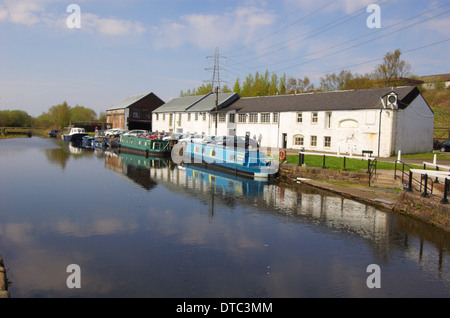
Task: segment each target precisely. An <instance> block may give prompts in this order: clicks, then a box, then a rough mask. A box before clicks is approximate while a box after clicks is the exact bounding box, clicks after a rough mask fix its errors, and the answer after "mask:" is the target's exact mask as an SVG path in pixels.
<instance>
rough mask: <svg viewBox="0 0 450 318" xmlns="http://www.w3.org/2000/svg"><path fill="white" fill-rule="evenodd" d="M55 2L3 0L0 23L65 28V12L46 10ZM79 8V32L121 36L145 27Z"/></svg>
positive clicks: (47, 0) (66, 15)
mask: <svg viewBox="0 0 450 318" xmlns="http://www.w3.org/2000/svg"><path fill="white" fill-rule="evenodd" d="M51 2H55V0H20V1H17V0H4V1H3V4H0V22H1V21H4V22H10V23H14V24H21V25H28V26H32V25H36V24H44V25H47V26H49V27H55V28H66V27H67V25H66V19H67V17H68V16H69V15H70V13H67V12H66V11H65V10H64V12H61V14H55V13H54V12H49V11H47V10H46V8H47V6H48V5H49V4H50V3H51ZM82 9H83V8H82V7H81V25H82V27H81V30H82V31H87V32H90V33H98V34H105V35H115V36H122V35H127V34H134V33H136V34H141V33H143V32H145V27H144V26H143V25H142V24H141V23H140V22H135V21H128V20H123V19H117V18H115V17H101V16H99V15H97V14H93V13H89V12H84V11H83V10H82Z"/></svg>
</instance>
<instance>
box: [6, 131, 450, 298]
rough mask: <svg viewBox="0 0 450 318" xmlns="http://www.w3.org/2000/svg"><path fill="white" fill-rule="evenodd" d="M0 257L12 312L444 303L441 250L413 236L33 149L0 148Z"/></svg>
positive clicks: (111, 161)
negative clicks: (50, 305) (173, 304)
mask: <svg viewBox="0 0 450 318" xmlns="http://www.w3.org/2000/svg"><path fill="white" fill-rule="evenodd" d="M0 254H1V255H2V256H3V259H4V261H5V263H6V264H5V265H6V267H7V268H9V271H8V278H9V280H10V281H11V282H12V285H11V286H10V293H11V297H17V298H20V297H275V298H276V297H288V298H290V297H449V296H450V236H449V234H446V233H443V232H442V231H439V230H436V229H434V228H432V227H430V226H427V225H425V224H423V223H421V222H418V221H415V220H412V219H410V218H406V217H403V216H399V215H396V214H394V213H390V212H386V211H381V210H378V209H376V208H374V207H371V206H366V205H364V204H361V203H358V202H355V201H352V200H348V199H343V198H340V197H338V196H334V195H330V194H329V193H325V192H320V191H318V190H315V189H312V188H305V187H304V186H298V187H293V186H279V185H276V184H268V183H260V182H250V181H242V180H237V179H234V178H230V177H227V178H225V177H224V176H222V175H217V174H210V173H208V172H207V171H199V170H192V169H189V168H183V167H181V168H180V167H177V166H174V165H173V164H171V163H170V162H168V161H166V160H158V159H155V160H151V159H145V158H144V157H138V156H130V155H122V154H121V155H113V154H110V153H105V152H102V151H93V150H86V151H82V150H81V149H76V148H71V147H69V145H68V144H67V143H64V142H62V141H60V140H55V139H47V138H34V137H33V138H30V139H14V140H0ZM70 264H77V265H79V266H80V268H81V288H80V289H69V288H68V287H67V285H66V281H67V278H68V276H69V273H67V272H66V269H67V266H68V265H70ZM370 264H377V265H379V266H380V270H381V288H378V289H370V288H368V287H367V284H366V280H367V278H368V277H369V275H370V273H367V267H368V265H370Z"/></svg>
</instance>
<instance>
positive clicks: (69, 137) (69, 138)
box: [63, 134, 88, 142]
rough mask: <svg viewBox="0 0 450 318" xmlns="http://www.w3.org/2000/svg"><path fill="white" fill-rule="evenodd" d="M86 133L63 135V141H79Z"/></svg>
mask: <svg viewBox="0 0 450 318" xmlns="http://www.w3.org/2000/svg"><path fill="white" fill-rule="evenodd" d="M87 135H88V134H73V135H63V138H64V140H65V141H74V142H78V141H79V142H81V141H82V140H83V137H84V136H87Z"/></svg>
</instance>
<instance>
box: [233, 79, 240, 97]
mask: <svg viewBox="0 0 450 318" xmlns="http://www.w3.org/2000/svg"><path fill="white" fill-rule="evenodd" d="M233 92H235V93H236V94H238V95H241V83H240V82H239V77H238V78H237V79H236V82H234V86H233Z"/></svg>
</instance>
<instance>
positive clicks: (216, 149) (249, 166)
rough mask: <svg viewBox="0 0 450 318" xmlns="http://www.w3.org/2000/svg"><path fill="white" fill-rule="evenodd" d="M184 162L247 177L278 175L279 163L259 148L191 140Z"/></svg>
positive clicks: (186, 146) (264, 177)
mask: <svg viewBox="0 0 450 318" xmlns="http://www.w3.org/2000/svg"><path fill="white" fill-rule="evenodd" d="M183 157H184V159H183V161H184V164H185V165H187V166H189V165H192V166H194V167H195V166H196V167H203V168H207V169H210V170H214V171H219V172H225V173H228V174H232V175H235V176H240V177H245V178H261V179H268V178H272V177H276V176H277V174H278V165H277V162H275V160H274V159H273V158H271V157H269V156H267V155H266V154H265V153H263V152H261V151H260V149H259V148H253V149H249V148H247V147H245V146H244V147H236V146H228V145H221V144H215V143H202V142H190V143H187V144H186V145H185V150H183Z"/></svg>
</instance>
